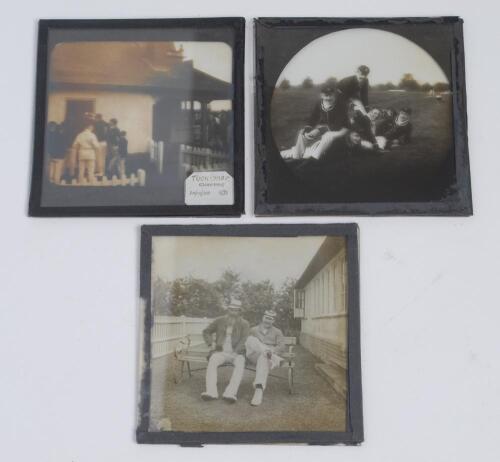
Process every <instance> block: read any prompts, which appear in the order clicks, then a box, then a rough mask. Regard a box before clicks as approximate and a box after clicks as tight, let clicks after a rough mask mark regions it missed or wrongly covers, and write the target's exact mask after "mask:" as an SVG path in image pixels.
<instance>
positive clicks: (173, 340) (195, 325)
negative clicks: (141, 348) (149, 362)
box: [151, 316, 212, 359]
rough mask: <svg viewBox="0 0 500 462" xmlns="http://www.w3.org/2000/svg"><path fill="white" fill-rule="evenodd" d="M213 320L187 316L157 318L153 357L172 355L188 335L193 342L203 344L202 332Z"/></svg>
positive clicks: (154, 329) (153, 337) (154, 326)
mask: <svg viewBox="0 0 500 462" xmlns="http://www.w3.org/2000/svg"><path fill="white" fill-rule="evenodd" d="M211 321H212V320H211V319H210V318H189V317H187V316H155V318H154V322H153V327H152V331H151V349H152V351H151V353H152V357H153V359H154V358H160V357H161V356H165V355H168V354H169V353H172V352H173V351H174V349H175V347H176V345H177V343H178V342H179V340H180V339H182V338H183V337H185V336H186V335H190V336H191V341H192V342H193V343H194V344H196V343H202V341H203V337H202V331H203V329H204V328H205V327H207V326H208V325H209V324H210V322H211Z"/></svg>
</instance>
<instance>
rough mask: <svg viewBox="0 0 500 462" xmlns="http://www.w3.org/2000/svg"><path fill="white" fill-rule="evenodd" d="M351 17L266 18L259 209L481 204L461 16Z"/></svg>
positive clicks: (458, 210)
mask: <svg viewBox="0 0 500 462" xmlns="http://www.w3.org/2000/svg"><path fill="white" fill-rule="evenodd" d="M352 22H354V23H358V24H359V26H357V25H352V26H346V25H343V24H342V23H341V21H340V20H339V21H338V22H335V20H332V21H331V22H330V21H328V20H324V21H323V22H322V21H320V20H313V19H311V20H304V21H303V22H301V21H300V20H298V21H293V22H292V21H288V22H287V20H286V19H285V20H283V21H280V20H272V19H270V20H266V19H262V20H257V22H256V31H257V32H256V33H257V36H256V40H257V54H258V56H257V59H258V62H259V65H258V66H260V67H258V74H257V80H258V83H257V92H258V106H257V114H256V117H257V120H258V122H257V123H258V124H259V128H258V133H257V146H256V149H257V161H256V162H257V168H256V171H257V173H258V174H259V173H260V177H259V178H257V180H256V181H257V183H256V207H257V209H256V212H257V213H262V214H267V213H270V214H273V210H275V212H276V213H277V214H280V213H284V211H285V210H286V211H289V212H290V214H291V213H293V210H292V209H291V208H286V205H289V204H294V203H297V204H299V205H297V207H298V210H300V211H304V212H306V213H308V212H309V210H310V209H311V208H313V210H315V211H317V212H318V213H325V212H326V213H329V212H332V213H336V212H339V213H347V211H352V212H353V213H369V214H370V213H375V214H376V213H381V214H384V213H386V214H391V213H395V214H398V213H399V214H404V213H410V214H411V213H414V214H417V213H418V214H425V213H428V214H462V215H469V214H471V213H472V208H471V202H470V183H469V172H468V165H467V162H466V160H467V144H466V131H465V128H466V127H465V125H464V123H465V99H464V98H465V93H464V81H463V67H462V66H463V61H462V60H463V55H461V54H460V52H461V49H460V45H459V44H460V42H459V41H458V40H459V39H460V31H461V29H460V27H461V22H460V20H458V19H456V18H455V19H454V18H447V19H443V20H440V19H439V18H437V19H435V20H428V21H426V20H420V21H414V22H412V21H411V20H407V21H404V20H403V21H400V22H398V23H397V24H396V21H393V22H391V21H384V20H376V19H374V20H370V21H366V22H364V23H363V21H362V20H353V21H352ZM276 44H279V46H281V45H282V44H283V46H284V48H281V47H277V45H276ZM268 45H269V46H268ZM273 46H274V47H276V48H273ZM275 58H276V59H275ZM264 167H265V168H264ZM314 203H317V204H318V205H319V207H317V208H314V207H312V204H314ZM300 204H303V205H300ZM320 204H321V205H320ZM326 204H332V205H331V206H330V207H329V206H328V205H326ZM363 204H364V205H363ZM370 205H371V207H370ZM283 206H285V208H284V207H283ZM309 213H310V212H309Z"/></svg>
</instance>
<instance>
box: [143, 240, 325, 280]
mask: <svg viewBox="0 0 500 462" xmlns="http://www.w3.org/2000/svg"><path fill="white" fill-rule="evenodd" d="M324 239H325V236H300V237H226V236H224V237H220V236H210V237H207V236H203V237H198V236H180V237H170V236H159V237H154V238H153V266H152V278H153V280H154V279H156V277H157V276H159V277H160V278H161V279H163V280H165V281H172V280H173V279H175V278H178V277H185V276H193V277H196V278H201V279H205V280H207V281H209V282H214V281H216V280H217V279H218V278H219V277H220V275H221V274H222V273H223V271H224V270H226V269H231V270H233V271H236V272H237V273H240V275H241V277H242V279H243V280H250V281H253V282H258V281H262V280H265V279H269V280H270V281H271V282H273V283H274V284H275V285H276V286H280V285H281V284H282V283H283V282H284V281H285V280H286V279H287V278H288V277H290V278H294V279H296V278H299V277H300V276H301V275H302V273H303V272H304V270H305V269H306V267H307V265H308V264H309V262H310V261H311V259H312V257H313V256H314V255H315V254H316V252H317V250H318V249H319V247H320V246H321V244H322V243H323V241H324Z"/></svg>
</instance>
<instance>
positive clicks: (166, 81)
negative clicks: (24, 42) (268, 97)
mask: <svg viewBox="0 0 500 462" xmlns="http://www.w3.org/2000/svg"><path fill="white" fill-rule="evenodd" d="M232 99H233V85H232V84H231V83H228V82H225V81H223V80H220V79H217V78H215V77H213V76H211V75H209V74H207V73H205V72H202V71H200V70H198V69H196V68H195V67H194V66H193V62H192V61H190V60H184V52H183V49H182V46H179V47H178V46H176V44H175V43H174V42H126V41H122V42H111V41H110V42H102V41H100V42H64V43H59V44H57V45H56V46H55V47H54V48H53V49H52V51H51V56H50V66H49V84H48V113H47V121H54V122H56V123H61V122H65V126H66V127H67V129H68V131H70V132H71V135H70V136H76V134H77V133H78V132H79V131H80V130H81V129H82V128H83V126H84V124H85V115H86V114H88V113H100V114H102V117H103V119H104V120H106V121H109V120H110V119H112V118H115V119H118V126H119V128H120V129H121V130H125V131H126V132H127V138H128V141H129V153H130V154H131V155H133V154H144V153H151V152H152V150H153V148H152V144H153V147H155V148H156V149H157V147H158V144H160V145H161V146H162V154H161V157H162V162H161V163H162V164H163V157H164V159H165V165H166V166H167V165H168V164H172V166H179V165H182V164H184V167H185V168H189V167H198V168H195V169H203V167H205V168H207V167H209V166H211V165H213V164H216V163H222V164H224V163H229V164H232V162H231V159H230V157H231V156H232V153H231V152H229V151H230V149H226V150H225V152H224V149H223V148H221V147H220V146H214V144H213V141H214V137H215V136H216V133H215V131H216V130H217V127H214V124H213V123H212V120H211V119H212V118H211V117H210V105H211V103H213V102H214V101H217V102H226V103H227V107H229V108H230V107H231V106H230V105H231V101H232ZM229 112H230V111H229ZM219 131H220V130H219ZM229 131H230V130H226V131H225V132H224V134H225V135H227V133H228V132H229ZM231 145H232V143H231V142H226V143H225V144H224V146H231ZM163 150H164V152H163Z"/></svg>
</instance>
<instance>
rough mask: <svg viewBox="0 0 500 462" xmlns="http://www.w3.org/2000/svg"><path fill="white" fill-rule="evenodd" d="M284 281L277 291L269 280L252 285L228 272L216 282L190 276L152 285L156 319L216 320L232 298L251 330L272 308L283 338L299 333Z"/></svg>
mask: <svg viewBox="0 0 500 462" xmlns="http://www.w3.org/2000/svg"><path fill="white" fill-rule="evenodd" d="M294 285H295V281H294V280H292V279H287V280H286V281H285V282H284V283H283V284H282V285H281V286H280V287H275V286H274V284H273V283H272V282H271V281H269V280H263V281H259V282H253V281H248V280H242V278H241V276H240V275H239V274H238V273H236V272H234V271H232V270H230V269H228V270H226V271H224V272H223V273H222V275H221V277H220V278H219V279H218V280H217V281H215V282H208V281H206V280H204V279H198V278H194V277H192V276H188V277H183V278H177V279H174V280H173V281H164V280H162V279H160V278H157V279H156V280H155V281H154V282H153V299H152V303H153V310H154V313H155V314H157V315H168V316H182V315H184V316H190V317H196V318H200V317H201V318H203V317H207V318H215V317H217V316H222V315H223V314H225V307H226V305H227V303H228V302H229V301H230V300H231V298H232V297H235V298H238V299H239V300H241V304H242V316H243V317H244V318H245V319H246V320H247V321H248V322H249V323H250V325H251V326H254V325H256V324H258V323H259V322H260V321H261V319H262V315H263V314H264V311H265V310H269V309H271V308H273V309H274V310H275V311H276V313H277V316H276V322H275V324H276V326H277V327H279V328H280V329H281V330H282V331H283V332H284V334H285V335H290V334H293V333H296V332H298V330H300V321H299V320H297V319H294V317H293V287H294Z"/></svg>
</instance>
